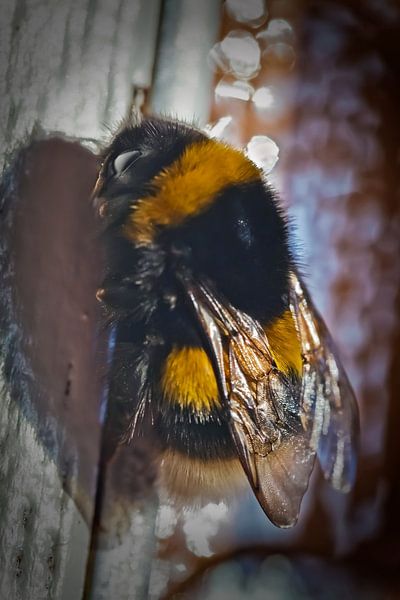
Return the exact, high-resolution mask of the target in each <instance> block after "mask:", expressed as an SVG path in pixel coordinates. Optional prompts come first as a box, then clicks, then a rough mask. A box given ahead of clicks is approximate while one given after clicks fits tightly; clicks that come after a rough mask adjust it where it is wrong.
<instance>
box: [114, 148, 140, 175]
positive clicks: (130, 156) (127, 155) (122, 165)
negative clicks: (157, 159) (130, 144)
mask: <svg viewBox="0 0 400 600" xmlns="http://www.w3.org/2000/svg"><path fill="white" fill-rule="evenodd" d="M140 156H142V153H141V152H140V151H139V150H129V151H128V152H123V153H122V154H118V156H116V157H115V158H114V159H113V160H111V161H110V163H109V166H108V175H109V176H112V177H115V176H119V175H122V174H123V173H124V172H125V171H126V170H127V169H129V167H131V166H132V165H133V163H135V162H136V161H137V159H138V158H140Z"/></svg>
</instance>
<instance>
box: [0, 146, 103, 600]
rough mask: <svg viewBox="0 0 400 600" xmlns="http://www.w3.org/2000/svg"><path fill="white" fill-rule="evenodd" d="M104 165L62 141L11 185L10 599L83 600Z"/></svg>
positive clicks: (16, 170) (6, 310) (33, 150)
mask: <svg viewBox="0 0 400 600" xmlns="http://www.w3.org/2000/svg"><path fill="white" fill-rule="evenodd" d="M96 167H97V161H96V159H95V157H94V156H93V155H92V154H90V153H89V152H88V151H87V150H85V149H84V148H82V147H81V146H80V145H78V144H77V143H72V142H66V141H64V140H61V139H54V138H53V139H47V140H43V141H38V142H35V141H33V142H32V143H31V144H30V145H29V146H28V147H26V148H24V149H23V150H22V151H21V154H20V155H19V157H18V158H17V159H16V162H15V164H14V165H13V167H12V169H11V170H10V171H9V172H8V173H7V174H6V176H5V177H4V179H3V190H2V192H3V193H2V211H1V222H0V230H1V239H2V248H1V261H0V279H1V299H0V302H1V335H2V338H1V359H2V375H3V376H4V381H3V384H2V388H1V404H2V410H1V411H0V447H1V461H0V484H1V494H0V513H1V514H0V529H1V532H0V539H1V546H0V563H1V565H2V568H1V571H0V597H1V598H10V599H12V598H38V599H41V598H79V597H80V595H81V593H82V588H83V582H84V576H85V569H86V559H87V552H88V545H89V541H90V531H91V522H92V517H93V510H94V499H95V494H96V484H97V466H98V460H99V448H100V434H101V421H100V414H101V413H100V408H101V391H102V386H103V375H102V373H101V371H100V365H101V364H102V355H104V344H103V348H102V344H101V336H99V331H98V323H99V314H98V307H97V304H96V300H95V298H94V291H95V289H96V287H97V285H98V282H99V280H100V278H101V273H102V262H101V253H100V252H99V248H98V242H97V239H96V232H95V223H94V219H93V215H92V208H91V206H90V203H89V201H88V196H89V192H90V189H91V187H92V186H93V181H94V178H95V174H96ZM103 362H104V361H103Z"/></svg>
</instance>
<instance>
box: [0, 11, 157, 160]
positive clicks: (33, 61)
mask: <svg viewBox="0 0 400 600" xmlns="http://www.w3.org/2000/svg"><path fill="white" fill-rule="evenodd" d="M160 5H161V1H160V0H147V1H146V0H134V1H133V2H132V1H130V0H116V1H115V2H108V1H107V0H84V1H83V2H74V1H73V0H65V1H62V2H51V1H45V2H39V3H38V2H34V0H14V1H13V0H5V2H2V7H1V9H2V15H1V17H2V18H1V26H0V56H1V61H0V86H1V87H0V98H1V109H0V138H1V139H2V147H3V150H4V149H6V150H8V149H10V148H12V147H13V146H14V144H15V142H16V140H18V139H20V138H21V137H22V136H24V135H25V134H26V133H27V132H29V131H30V130H31V129H32V126H33V124H34V123H35V122H36V121H38V122H39V123H40V125H41V126H42V127H43V128H44V129H46V130H48V131H60V132H63V133H66V134H68V135H74V136H79V137H93V138H96V139H97V138H98V137H99V135H101V134H102V128H103V127H104V125H106V126H109V125H111V124H113V123H114V122H115V121H116V120H118V119H121V118H122V117H124V116H125V115H126V111H127V107H128V106H129V104H130V102H131V95H132V85H138V86H144V87H147V86H149V85H150V83H151V76H152V67H153V60H154V54H155V41H156V35H157V30H158V18H159V13H160ZM1 160H2V161H3V160H4V157H3V156H1ZM0 166H1V165H0Z"/></svg>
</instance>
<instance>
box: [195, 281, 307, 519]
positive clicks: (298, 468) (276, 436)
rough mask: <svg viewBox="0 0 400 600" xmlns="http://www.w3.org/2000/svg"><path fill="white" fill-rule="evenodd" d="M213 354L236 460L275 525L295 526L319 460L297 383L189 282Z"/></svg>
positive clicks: (263, 340) (233, 317)
mask: <svg viewBox="0 0 400 600" xmlns="http://www.w3.org/2000/svg"><path fill="white" fill-rule="evenodd" d="M185 287H186V290H187V293H188V295H189V298H190V300H191V302H192V304H193V306H194V309H195V311H196V313H197V316H198V319H199V321H200V323H201V325H202V328H203V330H204V332H205V334H206V335H207V338H208V340H209V343H210V348H211V349H212V352H213V355H214V362H215V365H216V371H217V373H218V375H219V379H220V384H221V388H222V391H223V395H224V397H225V399H226V402H227V407H228V411H229V415H230V428H231V433H232V436H233V439H234V441H235V444H236V448H237V451H238V455H239V458H240V460H241V462H242V465H243V468H244V470H245V472H246V474H247V477H248V479H249V481H250V483H251V486H252V488H253V490H254V492H255V494H256V497H257V499H258V501H259V502H260V504H261V506H262V508H263V509H264V511H265V512H266V514H267V515H268V517H269V518H270V519H271V521H272V522H273V523H275V525H278V526H279V527H290V526H292V525H294V524H295V523H296V521H297V518H298V514H299V510H300V503H301V500H302V497H303V495H304V493H305V491H306V489H307V486H308V481H309V477H310V474H311V471H312V468H313V464H314V459H315V448H314V447H313V446H312V445H311V444H310V431H309V430H307V428H306V427H305V425H306V424H307V419H304V415H303V414H302V395H301V392H302V388H301V382H300V381H299V380H294V379H291V378H289V377H287V376H285V375H284V373H282V372H281V371H279V370H278V369H277V367H276V365H275V362H274V360H273V357H272V353H271V349H270V345H269V342H268V339H267V337H266V334H265V332H264V331H263V329H262V328H261V326H260V325H259V323H258V322H256V321H255V320H254V319H252V318H251V317H249V316H248V315H247V314H245V313H243V312H240V311H238V310H237V309H235V308H234V307H233V306H232V305H230V304H229V303H227V302H226V301H224V300H223V301H221V300H220V299H218V297H217V294H216V293H214V292H213V291H211V289H210V288H209V287H208V286H207V285H204V284H197V283H189V282H188V281H185Z"/></svg>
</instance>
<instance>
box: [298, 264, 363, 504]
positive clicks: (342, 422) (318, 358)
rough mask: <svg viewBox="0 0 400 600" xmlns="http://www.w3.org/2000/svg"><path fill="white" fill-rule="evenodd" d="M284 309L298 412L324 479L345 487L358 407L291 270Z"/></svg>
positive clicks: (351, 474) (351, 472)
mask: <svg viewBox="0 0 400 600" xmlns="http://www.w3.org/2000/svg"><path fill="white" fill-rule="evenodd" d="M290 308H291V311H292V314H293V317H294V319H295V322H296V326H297V330H298V332H299V335H300V341H301V345H302V353H303V378H302V379H303V382H302V393H301V413H302V414H303V418H304V426H305V428H306V430H308V431H309V432H310V446H311V448H312V449H313V450H315V451H317V454H318V460H319V462H320V464H321V467H322V470H323V472H324V475H325V478H326V479H328V480H329V481H330V482H331V484H332V485H333V487H334V488H336V489H338V490H341V491H344V492H347V491H349V490H350V488H351V486H352V484H353V482H354V478H355V471H356V455H357V452H356V450H357V443H358V429H359V425H358V409H357V404H356V400H355V397H354V393H353V390H352V388H351V385H350V383H349V380H348V379H347V376H346V373H345V371H344V369H343V367H342V365H341V364H340V361H339V359H338V356H337V352H336V350H335V347H334V344H333V342H332V339H331V336H330V335H329V332H328V330H327V328H326V325H325V323H324V322H323V320H322V318H321V317H320V315H319V314H318V311H317V310H316V308H315V307H314V305H313V303H312V301H311V299H310V297H309V295H308V293H307V291H306V289H305V287H304V285H303V284H302V282H301V281H300V279H299V277H298V276H297V275H296V274H295V273H292V275H291V291H290Z"/></svg>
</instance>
